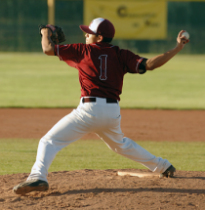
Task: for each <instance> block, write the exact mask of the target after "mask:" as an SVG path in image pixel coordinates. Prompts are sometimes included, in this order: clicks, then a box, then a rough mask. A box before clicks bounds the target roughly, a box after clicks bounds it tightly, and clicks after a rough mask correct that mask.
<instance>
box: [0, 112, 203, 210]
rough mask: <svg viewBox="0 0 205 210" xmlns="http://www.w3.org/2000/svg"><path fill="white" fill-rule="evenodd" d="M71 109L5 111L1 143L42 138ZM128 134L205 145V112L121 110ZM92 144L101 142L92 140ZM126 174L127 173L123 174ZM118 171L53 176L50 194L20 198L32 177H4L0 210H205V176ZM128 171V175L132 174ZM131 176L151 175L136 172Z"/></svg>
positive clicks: (0, 116)
mask: <svg viewBox="0 0 205 210" xmlns="http://www.w3.org/2000/svg"><path fill="white" fill-rule="evenodd" d="M71 111H72V110H71V109H0V121H1V126H0V138H32V139H33V138H41V137H42V136H43V135H44V134H45V133H46V132H47V131H48V130H49V129H50V128H51V127H52V126H53V125H54V124H55V123H56V122H57V121H58V120H59V119H61V118H62V117H63V116H64V115H66V114H67V113H69V112H71ZM121 114H122V123H121V125H122V126H121V127H122V131H123V133H124V134H125V136H128V137H130V138H132V139H133V140H136V141H137V140H138V139H140V140H147V139H148V140H153V141H205V138H204V137H205V129H204V128H205V111H172V110H134V109H133V110H121ZM86 138H89V139H90V138H92V139H93V138H95V139H97V137H96V136H95V135H91V134H89V135H87V136H85V139H86ZM119 170H121V171H125V170H122V169H119ZM117 171H118V170H87V169H85V170H78V171H60V172H52V173H49V175H48V181H49V185H50V188H49V190H48V191H47V192H40V193H39V192H32V193H29V194H27V195H25V196H18V195H15V194H14V193H13V192H12V188H13V186H14V185H16V184H18V183H19V182H22V181H24V180H25V179H26V177H27V176H28V174H14V175H2V176H0V209H2V210H3V209H5V210H7V209H22V210H25V209H26V210H38V209H39V210H42V209H49V210H50V209H57V210H58V209H68V210H71V209H75V210H76V209H83V210H84V209H85V210H91V209H92V210H104V209H112V210H132V209H139V210H150V209H154V210H155V209H156V210H159V209H161V210H162V209H164V210H167V209H172V210H175V209H177V210H178V209H179V210H181V209H186V210H189V209H200V210H204V209H205V172H204V171H203V172H197V171H177V172H176V174H175V177H174V178H168V179H167V178H158V177H152V178H150V177H149V178H138V177H130V176H124V177H121V176H117ZM126 171H128V170H126ZM129 171H131V172H148V170H140V169H139V170H137V169H130V170H129Z"/></svg>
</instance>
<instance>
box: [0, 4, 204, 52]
mask: <svg viewBox="0 0 205 210" xmlns="http://www.w3.org/2000/svg"><path fill="white" fill-rule="evenodd" d="M55 6H56V7H55V14H56V19H55V24H56V25H60V26H62V27H63V29H64V31H65V35H66V38H67V41H66V42H67V43H76V42H84V37H83V33H82V32H81V30H80V29H79V25H80V24H82V23H83V0H56V3H55ZM204 11H205V2H202V1H187V2H186V1H183V2H180V1H179V2H174V1H173V2H172V1H170V2H168V20H167V21H168V36H167V39H166V40H154V41H153V40H114V41H113V44H118V45H120V47H121V48H128V49H131V50H134V51H135V52H140V53H158V52H163V51H166V50H168V49H170V48H172V47H173V46H174V45H175V43H176V35H177V34H178V32H179V30H181V29H185V30H187V31H189V33H190V36H191V38H190V40H191V42H190V43H189V44H188V45H187V46H186V48H185V49H184V50H183V53H187V54H188V53H190V54H197V53H201V54H202V53H205V39H204V37H205V29H204V23H205V15H204ZM47 21H48V8H47V0H1V1H0V51H28V52H38V51H41V44H40V36H39V35H38V33H39V31H38V25H39V24H41V23H42V24H45V23H47Z"/></svg>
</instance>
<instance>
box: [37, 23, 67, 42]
mask: <svg viewBox="0 0 205 210" xmlns="http://www.w3.org/2000/svg"><path fill="white" fill-rule="evenodd" d="M43 28H48V29H49V30H50V31H51V40H52V41H53V43H54V44H59V43H61V42H64V41H65V40H66V39H65V34H64V32H63V30H62V28H61V27H59V26H54V25H51V24H48V25H42V24H41V25H39V33H40V35H41V36H42V34H41V30H42V29H43Z"/></svg>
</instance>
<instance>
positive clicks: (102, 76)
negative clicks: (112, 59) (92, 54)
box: [98, 55, 108, 80]
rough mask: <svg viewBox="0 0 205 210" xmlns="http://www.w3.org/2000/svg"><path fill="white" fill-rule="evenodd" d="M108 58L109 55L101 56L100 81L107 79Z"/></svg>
mask: <svg viewBox="0 0 205 210" xmlns="http://www.w3.org/2000/svg"><path fill="white" fill-rule="evenodd" d="M107 57H108V55H100V56H99V57H98V59H100V76H99V78H100V80H106V79H107Z"/></svg>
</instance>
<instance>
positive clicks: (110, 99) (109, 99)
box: [82, 97, 117, 103]
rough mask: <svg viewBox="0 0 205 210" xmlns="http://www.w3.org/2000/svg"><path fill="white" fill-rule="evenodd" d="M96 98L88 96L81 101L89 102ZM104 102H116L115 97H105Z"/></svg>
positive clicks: (94, 100)
mask: <svg viewBox="0 0 205 210" xmlns="http://www.w3.org/2000/svg"><path fill="white" fill-rule="evenodd" d="M96 100H97V99H96V98H95V97H89V98H83V100H82V102H83V103H89V102H96ZM106 102H107V103H117V100H116V99H112V98H106Z"/></svg>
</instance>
